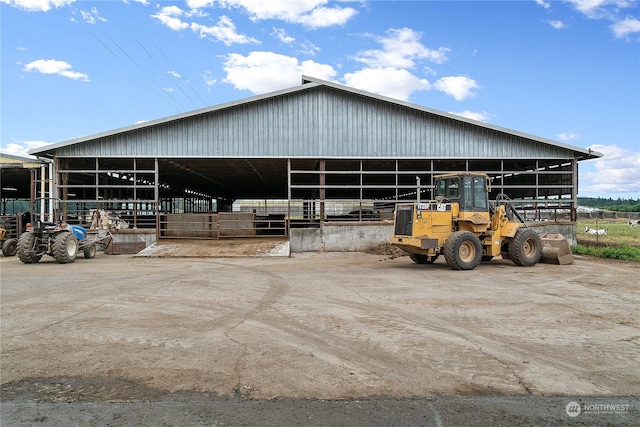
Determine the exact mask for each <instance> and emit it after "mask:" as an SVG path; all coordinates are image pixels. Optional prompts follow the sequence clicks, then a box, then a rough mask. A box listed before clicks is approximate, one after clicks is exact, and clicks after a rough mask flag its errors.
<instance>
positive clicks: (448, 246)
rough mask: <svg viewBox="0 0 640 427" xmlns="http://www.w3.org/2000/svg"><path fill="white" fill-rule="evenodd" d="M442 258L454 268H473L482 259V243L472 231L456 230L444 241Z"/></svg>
mask: <svg viewBox="0 0 640 427" xmlns="http://www.w3.org/2000/svg"><path fill="white" fill-rule="evenodd" d="M444 259H445V261H447V264H448V265H449V267H451V268H453V269H454V270H473V269H474V268H476V266H477V265H478V264H480V260H481V259H482V243H481V242H480V239H478V237H477V236H476V235H475V234H473V233H470V232H468V231H456V232H455V233H453V234H452V235H451V236H449V238H448V239H447V241H446V242H445V243H444Z"/></svg>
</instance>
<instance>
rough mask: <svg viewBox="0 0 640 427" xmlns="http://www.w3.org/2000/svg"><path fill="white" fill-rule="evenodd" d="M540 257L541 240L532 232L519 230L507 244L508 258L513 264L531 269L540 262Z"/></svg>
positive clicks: (526, 229) (524, 229)
mask: <svg viewBox="0 0 640 427" xmlns="http://www.w3.org/2000/svg"><path fill="white" fill-rule="evenodd" d="M541 256H542V240H540V236H539V235H538V233H536V232H535V231H534V230H531V229H530V228H520V229H519V230H518V231H516V235H515V236H513V239H511V242H509V257H510V258H511V261H513V262H514V264H516V265H519V266H521V267H531V266H532V265H536V264H537V263H538V261H540V257H541Z"/></svg>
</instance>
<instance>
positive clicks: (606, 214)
mask: <svg viewBox="0 0 640 427" xmlns="http://www.w3.org/2000/svg"><path fill="white" fill-rule="evenodd" d="M578 219H611V220H624V219H626V220H636V219H640V212H614V211H594V212H578Z"/></svg>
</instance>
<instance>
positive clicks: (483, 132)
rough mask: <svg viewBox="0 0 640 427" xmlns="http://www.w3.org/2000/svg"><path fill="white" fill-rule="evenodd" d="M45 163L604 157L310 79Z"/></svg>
mask: <svg viewBox="0 0 640 427" xmlns="http://www.w3.org/2000/svg"><path fill="white" fill-rule="evenodd" d="M30 154H34V155H39V156H53V155H56V156H60V157H66V156H77V157H83V156H101V157H109V156H117V157H120V156H125V157H189V158H263V157H272V158H305V157H313V158H362V159H365V158H399V159H401V158H416V157H417V158H465V159H473V158H578V159H579V160H583V159H589V158H597V157H601V156H602V154H600V153H597V152H593V151H591V150H585V149H582V148H578V147H574V146H570V145H566V144H561V143H558V142H556V141H552V140H549V139H545V138H540V137H537V136H533V135H529V134H526V133H523V132H518V131H514V130H510V129H505V128H501V127H498V126H494V125H490V124H487V123H484V122H478V121H475V120H471V119H467V118H464V117H460V116H456V115H453V114H449V113H445V112H442V111H438V110H433V109H430V108H426V107H423V106H420V105H416V104H411V103H408V102H404V101H399V100H396V99H392V98H388V97H384V96H380V95H375V94H372V93H369V92H365V91H361V90H357V89H353V88H349V87H346V86H343V85H339V84H336V83H333V82H328V81H324V80H319V79H315V78H312V77H306V76H303V84H302V85H300V86H296V87H293V88H289V89H285V90H280V91H277V92H272V93H269V94H265V95H260V96H254V97H250V98H246V99H243V100H239V101H236V102H230V103H226V104H221V105H217V106H214V107H209V108H204V109H200V110H195V111H191V112H189V113H184V114H179V115H175V116H170V117H167V118H164V119H160V120H155V121H150V122H145V123H141V124H137V125H134V126H129V127H125V128H120V129H115V130H112V131H108V132H104V133H100V134H96V135H91V136H87V137H83V138H78V139H74V140H70V141H65V142H62V143H59V144H53V145H49V146H45V147H41V148H38V149H34V150H32V151H31V152H30Z"/></svg>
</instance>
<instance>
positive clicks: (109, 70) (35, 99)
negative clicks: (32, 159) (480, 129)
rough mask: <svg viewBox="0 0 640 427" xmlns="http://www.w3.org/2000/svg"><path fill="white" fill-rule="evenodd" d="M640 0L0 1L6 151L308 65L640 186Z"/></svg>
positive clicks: (250, 91)
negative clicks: (517, 136)
mask: <svg viewBox="0 0 640 427" xmlns="http://www.w3.org/2000/svg"><path fill="white" fill-rule="evenodd" d="M639 1H640V0H565V1H563V0H553V1H551V0H530V1H525V0H512V1H480V0H476V1H455V0H450V1H428V0H424V1H374V0H349V1H329V0H187V1H172V0H162V1H152V0H109V1H106V0H103V1H84V0H0V14H1V15H0V19H1V70H0V71H1V74H0V79H1V86H0V151H2V152H4V153H8V154H14V155H20V156H25V155H26V154H27V152H28V151H29V150H31V149H33V148H37V147H41V146H43V145H46V144H51V143H57V142H63V141H67V140H70V139H74V138H78V137H82V136H88V135H93V134H96V133H100V132H105V131H109V130H113V129H117V128H120V127H124V126H129V125H132V124H136V123H141V122H144V121H149V120H155V119H161V118H164V117H168V116H171V115H174V114H179V113H184V112H189V111H193V110H196V109H200V108H204V107H208V106H213V105H217V104H222V103H225V102H229V101H236V100H241V99H243V98H247V97H250V96H253V95H258V94H264V93H268V92H272V91H275V90H279V89H283V88H289V87H293V86H297V85H299V84H301V76H302V75H308V76H312V77H316V78H319V79H324V80H329V81H333V82H336V83H339V84H343V85H346V86H350V87H354V88H357V89H361V90H366V91H369V92H373V93H376V94H381V95H385V96H390V97H393V98H397V99H400V100H403V101H408V102H412V103H415V104H419V105H422V106H425V107H428V108H433V109H437V110H441V111H444V112H449V113H454V114H458V115H461V116H465V117H468V118H471V119H475V120H479V121H483V122H486V123H489V124H492V125H496V126H501V127H505V128H508V129H513V130H517V131H520V132H526V133H529V134H532V135H536V136H540V137H543V138H548V139H551V140H554V141H557V142H559V143H563V144H569V145H572V146H575V147H579V148H583V149H586V148H591V149H593V150H595V151H598V152H601V153H603V154H604V157H603V158H601V159H598V160H591V161H586V162H580V163H579V190H578V195H579V196H582V197H607V198H608V197H612V198H618V197H621V198H636V199H637V198H640V3H639Z"/></svg>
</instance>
